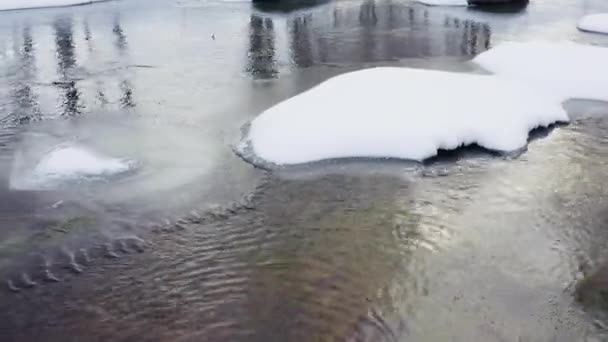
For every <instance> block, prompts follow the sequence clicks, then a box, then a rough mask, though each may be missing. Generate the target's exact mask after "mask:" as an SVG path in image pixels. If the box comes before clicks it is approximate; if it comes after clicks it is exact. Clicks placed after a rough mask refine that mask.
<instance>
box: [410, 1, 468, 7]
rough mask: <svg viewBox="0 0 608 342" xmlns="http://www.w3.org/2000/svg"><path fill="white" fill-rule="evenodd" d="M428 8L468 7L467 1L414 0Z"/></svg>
mask: <svg viewBox="0 0 608 342" xmlns="http://www.w3.org/2000/svg"><path fill="white" fill-rule="evenodd" d="M415 1H416V2H419V3H421V4H424V5H428V6H468V5H469V3H468V1H467V0H415Z"/></svg>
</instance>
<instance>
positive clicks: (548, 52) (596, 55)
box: [473, 42, 608, 101]
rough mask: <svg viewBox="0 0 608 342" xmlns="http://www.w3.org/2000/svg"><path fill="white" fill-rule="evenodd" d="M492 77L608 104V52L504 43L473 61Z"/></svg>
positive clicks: (594, 48)
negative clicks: (496, 76) (499, 77)
mask: <svg viewBox="0 0 608 342" xmlns="http://www.w3.org/2000/svg"><path fill="white" fill-rule="evenodd" d="M473 61H474V62H475V63H477V64H479V65H480V66H482V67H483V68H485V69H487V70H488V71H491V72H492V73H494V74H496V75H499V76H502V77H505V78H510V79H515V80H518V81H521V82H522V83H526V84H528V85H531V86H534V87H536V88H538V89H544V90H546V91H548V92H550V93H552V94H556V95H557V96H559V97H560V99H561V100H567V99H572V98H577V99H593V100H602V101H608V48H602V47H597V46H589V45H582V44H576V43H570V42H564V43H505V44H501V45H499V46H497V47H495V48H493V49H490V50H488V51H486V52H484V53H482V54H480V55H479V56H477V57H476V58H475V59H474V60H473Z"/></svg>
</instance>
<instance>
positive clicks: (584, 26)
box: [577, 13, 608, 34]
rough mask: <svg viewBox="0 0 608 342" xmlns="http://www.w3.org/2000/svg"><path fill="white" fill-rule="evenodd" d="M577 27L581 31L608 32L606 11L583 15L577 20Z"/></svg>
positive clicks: (607, 14)
mask: <svg viewBox="0 0 608 342" xmlns="http://www.w3.org/2000/svg"><path fill="white" fill-rule="evenodd" d="M577 27H578V29H579V30H581V31H586V32H595V33H605V34H608V13H598V14H590V15H587V16H584V17H583V18H581V20H580V21H579V22H578V25H577Z"/></svg>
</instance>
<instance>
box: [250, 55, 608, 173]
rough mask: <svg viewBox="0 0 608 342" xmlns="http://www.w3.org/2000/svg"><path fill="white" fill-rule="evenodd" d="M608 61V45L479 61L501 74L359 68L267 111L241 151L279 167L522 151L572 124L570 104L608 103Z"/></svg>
mask: <svg viewBox="0 0 608 342" xmlns="http://www.w3.org/2000/svg"><path fill="white" fill-rule="evenodd" d="M606 60H608V49H605V48H598V47H588V46H583V45H577V44H572V43H564V44H546V43H539V44H534V43H510V44H505V45H502V46H499V47H497V48H495V49H492V50H490V51H488V52H485V53H483V54H481V55H479V56H478V57H477V58H476V59H475V60H474V62H476V63H478V64H479V65H481V66H482V67H484V68H486V69H488V70H489V71H491V72H493V73H494V75H474V74H461V73H451V72H442V71H432V70H421V69H408V68H375V69H368V70H362V71H356V72H352V73H348V74H344V75H340V76H337V77H334V78H332V79H329V80H327V81H325V82H324V83H322V84H320V85H318V86H317V87H315V88H313V89H311V90H309V91H306V92H304V93H302V94H300V95H298V96H295V97H293V98H291V99H288V100H286V101H284V102H282V103H279V104H277V105H276V106H274V107H272V108H270V109H268V110H266V111H264V112H263V113H262V114H260V115H259V116H258V117H257V118H256V119H255V120H253V121H252V122H251V125H250V128H249V132H248V133H247V135H246V136H245V137H244V139H243V141H242V142H241V145H240V146H239V148H240V152H241V153H242V154H244V155H247V154H253V155H254V157H253V158H248V159H261V160H262V162H263V163H270V164H278V165H290V164H301V163H307V162H314V161H320V160H324V159H336V158H350V157H370V158H399V159H409V160H417V161H421V160H424V159H427V158H430V157H432V156H435V155H436V154H437V152H438V150H440V149H448V150H449V149H456V148H458V147H460V146H464V145H470V144H478V145H480V146H482V147H484V148H487V149H490V150H496V151H515V150H518V149H521V148H524V147H525V146H526V144H527V140H528V134H529V132H530V131H531V130H532V129H534V128H537V127H546V126H548V125H551V124H554V123H557V122H568V121H569V119H568V116H567V113H566V112H565V110H564V109H563V107H562V102H563V101H564V100H566V99H568V98H587V99H597V100H608V90H607V89H608V73H606V70H607V69H606V68H607V67H606V66H605V61H606ZM602 61H603V62H602ZM600 62H601V63H600Z"/></svg>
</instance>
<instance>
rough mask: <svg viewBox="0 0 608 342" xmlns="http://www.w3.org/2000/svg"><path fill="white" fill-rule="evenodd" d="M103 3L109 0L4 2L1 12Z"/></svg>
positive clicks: (0, 5) (0, 4)
mask: <svg viewBox="0 0 608 342" xmlns="http://www.w3.org/2000/svg"><path fill="white" fill-rule="evenodd" d="M102 1H108V0H2V1H0V11H7V10H16V9H30V8H45V7H63V6H74V5H86V4H92V3H94V2H102Z"/></svg>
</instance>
